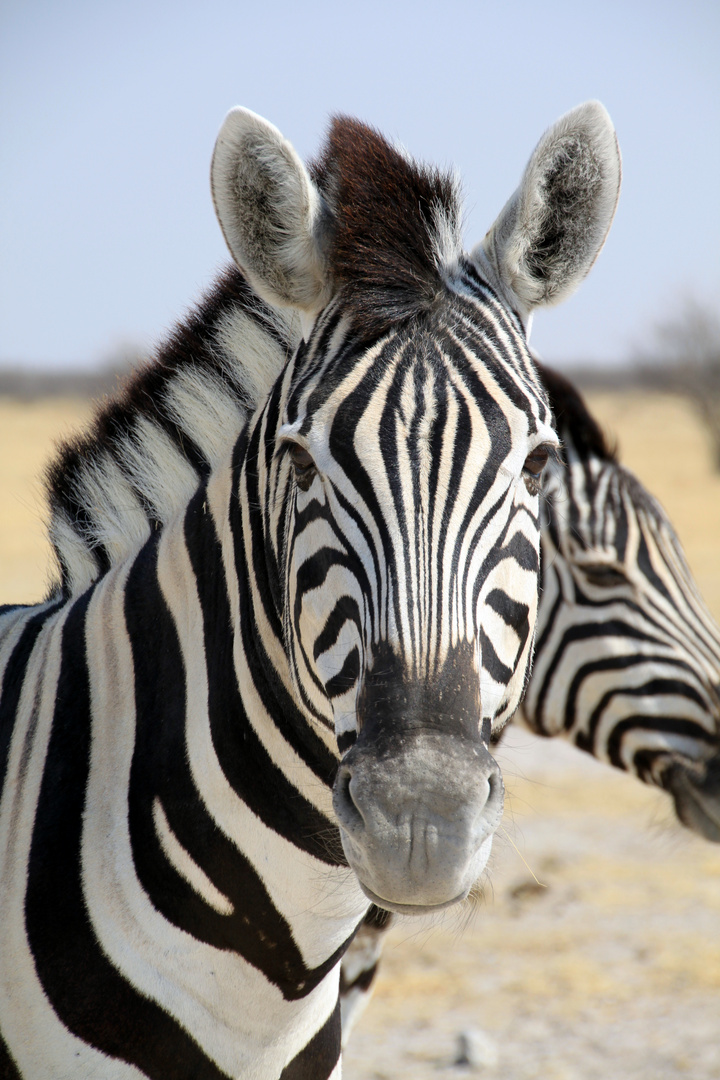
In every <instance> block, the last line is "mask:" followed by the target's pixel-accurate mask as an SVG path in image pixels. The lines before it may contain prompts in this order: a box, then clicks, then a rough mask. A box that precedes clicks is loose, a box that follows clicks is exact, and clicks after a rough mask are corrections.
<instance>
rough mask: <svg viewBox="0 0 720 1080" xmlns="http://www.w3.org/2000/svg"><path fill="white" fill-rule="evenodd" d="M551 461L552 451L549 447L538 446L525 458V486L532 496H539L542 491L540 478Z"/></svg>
mask: <svg viewBox="0 0 720 1080" xmlns="http://www.w3.org/2000/svg"><path fill="white" fill-rule="evenodd" d="M549 459H550V449H549V447H547V446H536V447H535V449H534V450H531V452H530V453H529V454H528V456H527V457H526V458H525V464H524V466H523V474H524V478H525V486H526V487H527V489H528V491H529V492H530V494H531V495H537V494H538V492H539V491H540V477H541V476H542V471H543V469H544V468H545V466H546V465H547V463H548V461H549Z"/></svg>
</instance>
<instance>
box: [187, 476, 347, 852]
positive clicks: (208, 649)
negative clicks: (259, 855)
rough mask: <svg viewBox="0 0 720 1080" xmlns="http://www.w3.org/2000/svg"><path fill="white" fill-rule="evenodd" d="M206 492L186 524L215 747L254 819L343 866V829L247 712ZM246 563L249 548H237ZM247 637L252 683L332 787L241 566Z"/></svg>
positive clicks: (330, 769)
mask: <svg viewBox="0 0 720 1080" xmlns="http://www.w3.org/2000/svg"><path fill="white" fill-rule="evenodd" d="M204 500H205V494H204V491H203V490H202V489H201V490H200V491H199V492H198V494H197V495H196V496H195V497H194V498H193V499H192V500H191V502H190V505H189V506H188V510H187V514H186V517H185V537H186V541H187V546H188V552H189V555H190V559H191V562H192V566H193V570H194V573H195V579H196V584H197V590H198V596H199V599H200V605H201V608H202V612H203V623H204V637H205V657H206V663H207V674H208V687H209V712H210V725H211V732H212V739H213V745H214V747H215V752H216V754H217V756H218V759H219V761H220V764H221V766H222V769H223V771H224V773H225V775H226V777H227V779H228V781H229V783H230V785H231V786H232V787H233V789H234V790H235V791H236V792H237V793H238V795H239V796H240V798H241V799H242V800H243V801H244V802H245V803H247V805H248V806H249V807H250V809H251V810H252V811H253V813H255V814H257V816H258V817H259V818H260V819H261V821H263V822H264V823H265V824H266V825H268V826H269V827H270V828H271V829H274V830H275V831H276V832H277V833H279V834H280V835H281V836H282V837H284V839H286V840H288V841H289V842H290V843H292V844H294V845H295V846H296V847H297V848H300V849H301V850H302V851H306V852H307V853H308V854H309V855H312V856H314V858H316V859H319V860H321V861H322V862H325V863H328V864H330V865H332V866H336V865H340V864H341V860H340V858H339V851H340V845H339V844H337V845H335V844H333V845H330V846H331V847H332V848H333V849H337V850H333V852H331V851H330V850H329V845H328V837H329V836H332V835H333V834H336V833H337V826H336V825H335V823H334V822H332V821H330V819H329V818H327V817H325V815H324V814H322V813H321V812H320V811H319V810H317V809H316V808H315V806H314V805H313V804H312V803H311V802H309V800H307V799H306V798H305V797H304V796H303V795H302V793H301V792H300V791H299V789H298V788H296V787H295V786H294V785H293V784H291V783H290V781H289V780H288V779H287V777H286V776H285V774H284V773H283V772H282V770H281V769H279V768H278V767H277V766H276V764H275V762H274V761H273V760H272V758H271V757H270V756H269V755H268V753H267V751H266V749H265V747H264V746H263V744H262V743H261V741H260V739H259V738H258V736H257V734H256V733H255V730H254V728H253V725H252V724H251V722H250V719H249V717H248V715H247V713H246V711H245V706H244V704H243V700H242V697H241V695H240V689H239V687H238V684H237V679H236V676H235V662H234V658H233V636H232V633H231V632H230V629H229V628H231V626H232V622H231V616H230V604H229V601H228V596H227V590H226V585H225V580H224V573H223V563H222V552H221V548H220V542H219V540H218V538H217V534H216V532H215V528H214V524H213V521H212V518H211V517H210V515H208V514H206V513H205V512H204V510H203V505H204ZM235 550H236V553H237V555H238V560H239V559H240V556H241V554H242V548H238V547H236V549H235ZM237 569H238V584H239V589H240V621H241V625H240V633H241V634H242V642H243V650H244V653H245V656H246V658H247V661H248V665H249V667H250V673H251V678H252V680H253V684H254V686H255V689H256V691H257V692H258V694H259V695H260V697H261V699H262V701H263V703H264V705H265V707H266V708H267V711H268V714H269V716H270V717H277V718H278V720H279V721H280V723H281V725H282V733H283V735H284V737H285V738H286V739H287V740H288V743H289V744H290V745H291V746H292V748H293V749H294V750H295V751H296V752H297V753H298V754H299V756H300V757H301V758H302V759H303V760H304V761H305V762H306V763H307V764H308V766H309V767H310V768H311V769H312V770H313V772H314V773H315V775H316V776H318V777H319V779H320V780H322V782H323V783H325V784H327V786H328V787H330V786H331V785H332V782H333V780H334V778H335V771H336V769H337V761H336V759H335V758H334V757H333V756H332V754H331V753H330V751H329V750H328V749H327V747H326V746H325V744H324V743H323V742H322V741H321V739H320V737H319V736H318V735H316V733H315V732H314V731H312V730H311V728H310V725H309V724H308V723H307V721H306V720H305V718H304V717H303V716H302V715H301V714H300V713H299V710H298V708H297V706H296V705H295V703H294V702H293V701H292V700H291V699H290V697H289V695H288V694H287V693H286V692H285V690H284V688H283V686H282V684H281V681H280V678H279V676H278V674H277V672H275V670H274V669H273V667H272V665H271V663H270V660H269V658H268V657H267V655H266V654H265V653H264V651H263V649H262V642H261V641H260V638H259V635H258V632H257V625H256V623H255V619H254V616H253V607H252V604H253V598H252V592H251V588H250V582H249V580H248V569H247V568H246V567H245V566H242V565H238V568H237Z"/></svg>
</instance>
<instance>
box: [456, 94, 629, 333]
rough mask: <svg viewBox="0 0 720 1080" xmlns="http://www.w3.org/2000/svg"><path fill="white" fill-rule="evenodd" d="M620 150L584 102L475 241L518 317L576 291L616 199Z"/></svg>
mask: <svg viewBox="0 0 720 1080" xmlns="http://www.w3.org/2000/svg"><path fill="white" fill-rule="evenodd" d="M620 179H621V165H620V150H619V148H618V144H617V138H616V136H615V129H614V128H613V124H612V121H611V119H610V117H609V116H608V114H607V112H606V110H605V108H604V107H603V106H602V105H601V104H600V102H599V101H588V102H586V103H585V104H584V105H579V106H578V107H577V108H576V109H572V110H571V111H570V112H569V113H566V114H565V116H562V117H561V118H560V119H559V120H558V121H557V123H555V124H553V126H552V127H551V128H549V129H548V131H546V132H545V134H544V135H543V137H542V138H541V139H540V142H539V143H538V145H537V146H536V148H535V150H534V152H533V154H532V157H531V158H530V161H529V162H528V164H527V167H526V169H525V172H524V174H523V178H522V180H521V181H520V186H519V188H518V189H517V191H516V192H515V194H514V195H513V196H512V197H511V198H510V200H509V201H508V202H507V203H506V205H505V207H504V209H503V210H502V211H501V213H500V216H499V217H498V219H497V221H496V222H495V224H494V225H493V226H492V228H491V229H490V231H489V232H488V234H487V236H486V237H485V239H484V240H483V242H482V244H480V245H479V246H478V248H476V249H475V251H474V252H473V256H474V257H475V258H477V259H479V260H485V259H486V260H488V261H489V262H490V264H491V266H492V268H493V269H494V271H495V272H496V273H497V275H498V276H499V278H500V280H501V282H502V285H503V286H504V288H505V289H506V290H507V291H508V292H509V293H510V294H511V296H512V297H513V298H514V299H516V301H517V303H516V304H515V305H514V306H516V307H518V308H519V309H520V312H521V314H524V315H527V314H529V313H530V312H531V311H532V309H533V308H535V307H540V306H543V305H549V304H556V303H558V302H559V301H560V300H564V299H565V297H567V296H569V295H570V294H571V293H572V292H574V291H575V289H576V288H577V287H578V285H579V284H580V282H581V281H582V279H583V278H584V277H585V275H586V274H587V273H588V271H589V270H590V267H591V266H592V264H593V263H594V262H595V259H596V258H597V256H598V254H599V253H600V250H601V248H602V246H603V244H604V243H605V239H606V237H607V234H608V232H609V230H610V225H611V224H612V220H613V217H614V216H615V208H616V206H617V201H618V196H619V194H620Z"/></svg>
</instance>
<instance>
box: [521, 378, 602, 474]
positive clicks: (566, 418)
mask: <svg viewBox="0 0 720 1080" xmlns="http://www.w3.org/2000/svg"><path fill="white" fill-rule="evenodd" d="M535 366H536V367H537V369H538V372H539V375H540V378H541V379H542V382H543V385H544V387H545V389H546V390H547V393H548V398H549V400H550V408H551V409H552V412H553V415H554V417H555V421H556V423H557V428H558V431H559V432H560V434H561V435H562V436H563V437H565V438H569V439H570V440H571V441H572V444H573V446H574V447H575V450H576V451H577V453H578V456H579V457H580V458H581V460H587V458H590V457H598V458H601V459H602V460H603V461H611V462H614V463H617V447H616V446H614V445H612V444H611V443H610V442H608V439H607V436H606V435H605V432H604V431H603V429H602V428H601V427H600V425H599V424H598V422H597V420H596V419H595V417H594V416H593V415H592V413H591V412H590V411H589V409H588V407H587V405H586V404H585V402H584V400H583V398H582V397H581V395H580V393H579V392H578V390H576V389H575V387H574V386H573V385H572V383H571V382H569V380H568V379H566V378H565V377H564V376H563V375H559V374H558V372H557V371H551V370H550V368H547V367H545V365H544V364H541V363H540V362H539V361H538V360H537V359H536V360H535Z"/></svg>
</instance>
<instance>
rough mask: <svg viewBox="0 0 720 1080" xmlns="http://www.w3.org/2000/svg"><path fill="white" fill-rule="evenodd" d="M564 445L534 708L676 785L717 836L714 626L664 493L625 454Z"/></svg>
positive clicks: (596, 749) (719, 697)
mask: <svg viewBox="0 0 720 1080" xmlns="http://www.w3.org/2000/svg"><path fill="white" fill-rule="evenodd" d="M564 441H565V452H566V455H567V458H568V469H567V470H566V469H562V470H558V471H557V473H556V474H555V473H554V475H553V476H552V478H551V479H550V482H549V484H548V500H547V514H548V528H547V529H546V530H543V599H542V604H541V610H540V615H539V620H538V641H537V649H536V656H535V662H534V669H533V677H532V680H531V683H530V686H529V689H528V694H527V697H526V699H525V703H524V706H523V708H524V711H525V712H526V714H527V716H528V719H529V720H530V723H531V724H532V726H533V727H535V728H537V729H538V730H541V731H543V732H544V733H545V734H555V733H557V732H558V731H564V732H565V733H566V734H567V736H568V737H569V738H571V739H572V740H573V741H575V742H576V743H577V744H578V745H579V746H581V747H582V748H583V749H586V750H588V751H590V752H591V753H592V754H593V755H594V756H596V757H598V758H600V759H602V760H606V761H608V762H609V763H610V764H613V765H615V766H617V767H620V768H623V769H627V770H628V771H630V772H635V773H636V774H637V775H638V776H639V777H640V778H641V779H642V780H644V781H646V782H649V783H653V784H657V785H658V786H660V787H665V788H667V789H669V790H670V791H671V792H672V794H673V795H674V797H675V801H676V808H677V811H678V815H679V817H680V818H681V820H682V821H683V822H685V824H687V825H689V826H690V827H692V828H695V829H697V830H698V831H699V832H701V833H702V834H703V835H705V836H707V837H708V838H709V839H715V840H720V811H718V806H719V805H720V783H719V782H718V775H720V770H719V769H718V766H717V762H718V749H717V748H718V739H719V738H720V632H719V630H718V627H717V624H716V623H715V621H714V620H713V618H712V616H711V615H710V613H709V612H708V610H707V608H706V607H705V604H704V603H703V601H702V598H701V597H700V595H699V593H698V590H697V586H696V584H695V582H694V580H693V578H692V575H691V573H690V570H689V568H688V566H687V563H686V561H685V558H684V555H683V552H682V550H681V548H680V544H679V541H678V538H677V535H676V533H675V531H674V529H673V528H672V525H671V524H670V522H669V521H668V519H667V517H666V516H665V514H664V513H663V511H662V509H661V507H660V506H659V505H658V503H657V502H656V501H655V500H654V499H653V498H652V497H651V496H650V495H649V494H648V492H647V491H645V489H644V488H643V487H642V485H641V484H639V483H638V481H637V480H636V479H635V477H634V476H633V475H632V474H631V473H629V472H628V471H627V470H625V469H623V468H622V467H621V466H620V465H618V464H617V463H616V462H615V461H614V460H612V459H611V460H604V459H603V458H601V457H597V456H592V455H591V456H589V457H588V455H587V454H584V455H580V454H579V453H578V451H577V450H576V448H575V447H574V446H573V444H572V441H571V439H570V438H569V437H566V438H565V440H564ZM713 761H714V762H715V764H714V765H713V764H712V763H713Z"/></svg>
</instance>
